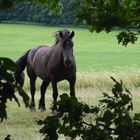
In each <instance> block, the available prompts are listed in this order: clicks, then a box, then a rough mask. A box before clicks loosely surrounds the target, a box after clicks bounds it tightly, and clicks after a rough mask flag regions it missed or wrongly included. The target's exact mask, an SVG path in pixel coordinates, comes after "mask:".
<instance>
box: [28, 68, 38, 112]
mask: <svg viewBox="0 0 140 140" xmlns="http://www.w3.org/2000/svg"><path fill="white" fill-rule="evenodd" d="M27 74H28V76H29V78H30V92H31V104H30V108H31V111H35V98H34V96H35V91H36V88H35V82H36V78H37V76H36V74H35V73H34V72H31V71H29V70H27Z"/></svg>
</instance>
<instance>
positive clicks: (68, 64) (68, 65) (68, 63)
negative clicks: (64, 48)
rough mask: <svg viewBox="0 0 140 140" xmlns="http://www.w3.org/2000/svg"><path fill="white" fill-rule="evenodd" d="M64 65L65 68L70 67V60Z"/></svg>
mask: <svg viewBox="0 0 140 140" xmlns="http://www.w3.org/2000/svg"><path fill="white" fill-rule="evenodd" d="M64 64H65V66H66V67H70V66H71V64H72V63H71V60H65V62H64Z"/></svg>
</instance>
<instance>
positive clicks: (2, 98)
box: [0, 58, 29, 121]
mask: <svg viewBox="0 0 140 140" xmlns="http://www.w3.org/2000/svg"><path fill="white" fill-rule="evenodd" d="M15 69H16V64H15V63H14V62H13V61H12V60H10V59H8V58H0V119H1V121H3V119H6V118H7V112H6V102H7V100H8V99H9V100H10V101H12V99H14V100H15V101H16V102H17V104H18V105H19V106H20V104H19V102H18V98H17V97H16V95H15V91H16V90H17V91H18V92H19V95H20V96H21V97H22V98H23V101H24V103H25V106H26V107H27V106H28V105H29V97H28V96H27V94H26V93H25V92H24V91H23V90H22V89H21V88H20V87H19V86H18V85H17V84H16V81H15V78H14V71H15Z"/></svg>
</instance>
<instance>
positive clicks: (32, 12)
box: [0, 0, 76, 25]
mask: <svg viewBox="0 0 140 140" xmlns="http://www.w3.org/2000/svg"><path fill="white" fill-rule="evenodd" d="M71 3H72V1H69V0H62V4H63V7H62V11H61V12H60V13H55V12H53V11H51V12H50V6H49V5H47V6H44V5H41V4H39V3H34V2H29V1H24V2H21V3H17V4H15V5H14V7H13V8H11V9H9V10H4V11H0V21H5V20H6V21H25V22H37V23H44V24H50V25H58V24H74V23H75V21H76V16H75V14H74V13H73V12H74V10H75V9H76V7H75V6H74V7H73V6H71Z"/></svg>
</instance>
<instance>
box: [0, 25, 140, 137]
mask: <svg viewBox="0 0 140 140" xmlns="http://www.w3.org/2000/svg"><path fill="white" fill-rule="evenodd" d="M60 29H62V27H47V26H37V25H21V24H20V25H19V24H0V57H9V58H11V59H13V60H16V59H18V58H19V57H20V56H21V55H22V54H23V53H24V52H26V51H27V50H29V49H30V48H33V47H36V46H38V45H40V44H53V43H54V38H53V34H54V32H55V31H57V30H60ZM68 29H69V30H71V31H72V30H74V31H75V37H74V43H75V46H74V54H75V57H76V62H77V84H76V93H77V96H78V99H79V100H81V101H84V102H86V103H89V104H92V105H95V104H97V103H98V100H99V99H101V92H103V91H110V89H111V87H112V85H113V82H112V81H111V80H110V78H109V76H114V77H116V78H117V79H122V80H123V81H124V83H125V86H126V87H128V88H129V89H130V90H131V91H132V94H133V102H134V110H135V112H140V108H139V106H140V94H139V91H140V46H139V44H140V41H138V42H137V43H136V44H135V45H129V46H128V47H122V46H121V45H118V44H117V40H116V37H115V36H116V34H117V33H118V32H119V31H113V32H112V33H109V34H106V33H104V32H102V33H100V34H97V33H90V32H89V31H88V30H87V29H84V28H68ZM39 83H40V81H39ZM39 83H38V85H39ZM61 87H62V88H61ZM60 88H61V89H60V92H61V93H62V92H67V91H68V85H67V83H65V82H62V83H61V84H60ZM25 90H26V91H27V92H28V91H29V82H28V79H26V83H25ZM51 92H52V91H51V89H50V88H49V91H48V93H47V94H46V101H47V106H48V111H47V112H45V113H41V112H40V111H37V112H34V113H31V112H30V111H29V110H28V109H26V108H24V106H22V107H20V108H18V107H17V105H16V104H15V103H11V102H10V103H8V118H9V119H8V120H6V121H4V123H0V140H3V139H4V137H5V136H6V135H8V134H11V135H12V140H19V139H21V140H41V139H42V138H43V137H42V136H41V135H40V134H39V132H38V130H39V128H40V127H39V126H38V125H37V123H36V121H37V120H38V119H43V118H45V117H46V116H47V115H50V114H51V112H50V110H49V107H50V105H51V103H52V97H51ZM39 96H40V95H39V94H37V96H36V99H37V101H38V100H39ZM62 139H63V138H62Z"/></svg>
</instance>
